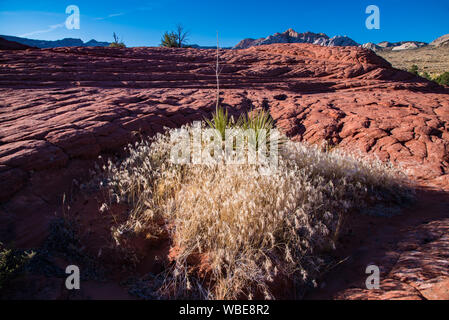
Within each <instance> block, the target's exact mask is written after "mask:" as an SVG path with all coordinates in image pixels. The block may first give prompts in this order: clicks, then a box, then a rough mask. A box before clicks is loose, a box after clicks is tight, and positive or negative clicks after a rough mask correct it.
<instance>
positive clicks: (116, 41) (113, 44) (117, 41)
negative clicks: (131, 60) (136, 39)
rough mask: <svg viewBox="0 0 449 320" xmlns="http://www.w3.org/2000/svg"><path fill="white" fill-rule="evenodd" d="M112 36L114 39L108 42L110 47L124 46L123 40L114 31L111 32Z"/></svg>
mask: <svg viewBox="0 0 449 320" xmlns="http://www.w3.org/2000/svg"><path fill="white" fill-rule="evenodd" d="M112 37H113V38H114V41H112V42H111V43H110V44H109V47H110V48H126V45H125V43H124V42H123V40H121V39H120V38H119V36H118V35H117V34H116V33H115V32H114V33H113V34H112Z"/></svg>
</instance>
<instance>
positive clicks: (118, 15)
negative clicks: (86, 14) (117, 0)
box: [95, 12, 126, 20]
mask: <svg viewBox="0 0 449 320" xmlns="http://www.w3.org/2000/svg"><path fill="white" fill-rule="evenodd" d="M125 14H126V13H125V12H119V13H111V14H109V15H107V16H106V17H100V18H95V20H104V19H108V18H113V17H120V16H123V15H125Z"/></svg>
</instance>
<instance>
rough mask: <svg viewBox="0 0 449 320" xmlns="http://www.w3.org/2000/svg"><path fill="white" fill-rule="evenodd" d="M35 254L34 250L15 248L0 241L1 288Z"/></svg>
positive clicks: (0, 288) (21, 269)
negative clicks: (23, 250)
mask: <svg viewBox="0 0 449 320" xmlns="http://www.w3.org/2000/svg"><path fill="white" fill-rule="evenodd" d="M33 256H34V253H33V252H21V251H19V250H13V249H11V248H7V247H6V246H4V245H3V244H2V243H1V242H0V290H2V289H4V288H5V287H6V285H7V284H8V282H9V281H10V280H12V279H13V278H14V277H16V276H17V275H18V274H19V273H20V272H21V271H23V269H24V267H25V266H26V265H27V264H28V262H29V261H30V260H31V258H32V257H33Z"/></svg>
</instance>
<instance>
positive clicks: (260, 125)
mask: <svg viewBox="0 0 449 320" xmlns="http://www.w3.org/2000/svg"><path fill="white" fill-rule="evenodd" d="M236 126H237V127H240V128H242V129H244V130H248V129H252V130H254V132H255V143H256V146H255V147H256V148H258V147H259V145H260V144H262V143H266V141H267V140H269V139H270V133H271V131H272V129H274V120H273V118H272V117H271V115H270V113H269V112H267V111H265V110H263V109H262V110H256V111H255V110H250V111H249V112H248V113H246V114H244V115H241V116H240V117H239V119H238V120H237V124H236ZM262 130H265V136H262V135H261V131H262ZM283 141H284V140H283V139H279V140H278V141H277V142H278V145H281V144H282V143H283Z"/></svg>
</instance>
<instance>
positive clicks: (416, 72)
mask: <svg viewBox="0 0 449 320" xmlns="http://www.w3.org/2000/svg"><path fill="white" fill-rule="evenodd" d="M408 72H410V73H413V74H415V75H417V76H419V68H418V66H417V65H416V64H414V65H412V66H411V67H410V69H409V70H408Z"/></svg>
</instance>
